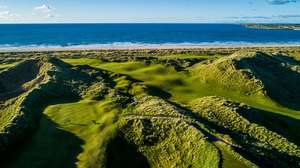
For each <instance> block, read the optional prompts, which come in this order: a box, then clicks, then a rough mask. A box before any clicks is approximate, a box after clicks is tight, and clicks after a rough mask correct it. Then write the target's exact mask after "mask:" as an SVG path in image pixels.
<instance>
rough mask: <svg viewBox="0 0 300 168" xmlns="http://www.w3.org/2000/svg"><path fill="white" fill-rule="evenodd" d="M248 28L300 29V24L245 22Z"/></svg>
mask: <svg viewBox="0 0 300 168" xmlns="http://www.w3.org/2000/svg"><path fill="white" fill-rule="evenodd" d="M244 26H245V27H247V28H253V29H267V30H300V24H244Z"/></svg>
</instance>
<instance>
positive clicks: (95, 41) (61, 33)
mask: <svg viewBox="0 0 300 168" xmlns="http://www.w3.org/2000/svg"><path fill="white" fill-rule="evenodd" d="M261 44H266V45H273V44H279V45H280V44H283V45H293V44H297V45H299V44H300V31H299V30H259V29H251V28H246V27H244V26H242V25H239V24H1V25H0V50H6V49H24V48H25V49H26V48H68V47H72V48H76V47H79V48H85V47H86V48H88V47H92V48H96V47H126V46H127V47H130V46H154V45H168V46H172V45H174V46H180V45H184V46H194V45H195V46H202V45H203V46H208V45H209V46H210V45H212V46H219V45H220V46H222V45H225V46H228V45H261Z"/></svg>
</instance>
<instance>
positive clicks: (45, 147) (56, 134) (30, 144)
mask: <svg viewBox="0 0 300 168" xmlns="http://www.w3.org/2000/svg"><path fill="white" fill-rule="evenodd" d="M81 145H83V141H82V140H81V139H79V138H78V137H77V136H75V135H74V134H72V133H70V132H66V131H64V130H62V129H59V128H58V127H57V125H56V124H55V123H54V122H53V121H51V120H50V119H49V118H47V116H45V115H43V116H42V118H41V120H40V125H39V128H38V129H37V131H36V132H35V134H34V135H33V136H32V137H31V138H30V139H28V140H27V141H26V142H25V143H24V144H20V145H18V146H15V149H14V151H13V150H11V155H10V157H9V158H8V161H7V164H6V166H5V167H10V168H19V167H22V168H53V167H64V168H73V167H76V162H77V156H78V154H79V153H81V152H82V148H81ZM4 163H5V162H4Z"/></svg>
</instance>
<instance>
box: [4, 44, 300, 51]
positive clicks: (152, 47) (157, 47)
mask: <svg viewBox="0 0 300 168" xmlns="http://www.w3.org/2000/svg"><path fill="white" fill-rule="evenodd" d="M297 47H300V44H233V45H230V44H224V45H221V44H216V45H176V44H175V45H164V44H162V45H132V46H129V45H128V46H126V45H124V46H111V45H109V46H96V45H95V46H93V45H91V46H88V45H87V46H70V47H59V46H53V47H47V46H42V47H37V46H34V47H8V48H7V49H6V48H5V49H3V48H2V49H1V48H0V52H1V53H5V52H48V51H49V52H55V51H58V52H59V51H107V50H173V49H174V50H176V49H183V50H184V49H186V50H188V49H227V48H228V49H244V48H297Z"/></svg>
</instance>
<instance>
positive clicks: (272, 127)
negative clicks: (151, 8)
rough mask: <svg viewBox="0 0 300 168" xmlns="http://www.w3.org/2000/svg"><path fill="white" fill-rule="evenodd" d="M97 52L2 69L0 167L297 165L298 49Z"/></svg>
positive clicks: (233, 167) (299, 141) (234, 167)
mask: <svg viewBox="0 0 300 168" xmlns="http://www.w3.org/2000/svg"><path fill="white" fill-rule="evenodd" d="M226 53H227V52H226ZM65 54H66V53H65ZM81 54H82V55H85V53H81ZM94 54H97V52H95V53H93V54H92V53H90V54H89V56H87V58H82V57H81V56H80V55H79V56H76V57H75V56H74V57H67V56H65V55H64V56H61V57H63V58H64V59H62V60H63V61H64V62H63V61H61V60H59V59H56V58H42V59H40V58H38V59H34V60H31V61H30V60H29V61H27V62H26V61H25V62H23V63H21V64H16V65H12V67H15V68H9V69H7V70H5V71H3V72H0V86H4V87H2V88H1V89H2V90H1V89H0V121H1V124H0V126H1V127H0V155H2V156H3V157H1V158H6V159H4V160H3V161H2V162H3V165H4V166H5V167H15V168H18V167H28V168H29V167H30V168H35V167H36V168H39V167H49V168H50V167H82V168H85V167H116V168H117V167H136V168H139V167H209V168H211V167H224V168H239V167H276V166H280V167H290V166H292V167H300V164H299V163H300V149H299V145H300V136H299V134H298V128H299V126H300V122H299V119H300V113H299V109H298V106H297V101H298V96H297V95H292V94H291V93H292V91H294V92H296V93H298V92H299V90H298V89H299V87H298V86H297V83H298V80H300V78H299V72H300V71H299V67H300V64H299V62H298V61H297V60H298V59H299V58H298V56H299V55H298V54H297V53H290V54H294V55H293V56H291V55H283V54H273V55H271V54H265V53H260V52H238V53H236V54H233V55H231V56H224V55H222V54H220V53H215V54H199V53H198V54H191V53H189V54H186V53H185V54H182V53H181V54H180V53H178V54H170V53H169V51H168V52H166V54H163V55H160V56H158V55H155V54H152V53H151V52H150V51H149V53H148V54H149V55H148V56H134V55H131V54H133V53H127V54H126V56H124V57H123V56H121V57H114V56H108V58H107V59H106V58H104V57H99V58H98V57H95V56H94ZM137 54H140V53H137ZM57 55H59V53H57ZM112 55H113V54H112ZM128 55H129V56H128ZM9 60H10V59H9ZM12 64H14V63H12ZM32 65H33V66H32ZM4 66H5V65H4ZM29 67H32V69H31V70H32V71H31V70H30V68H29ZM26 68H27V69H26ZM28 68H29V69H28ZM29 70H30V71H29ZM20 71H24V72H30V73H28V74H25V75H18V74H19V73H18V72H20ZM31 72H32V73H31ZM282 79H284V80H285V81H283V80H282ZM7 81H15V82H14V85H8V84H7ZM287 81H288V82H287ZM272 82H274V84H273V85H270V83H272ZM289 82H290V83H289ZM293 82H294V83H293ZM299 94H300V93H299ZM14 109H18V110H14ZM34 123H36V124H34ZM20 128H22V129H20ZM6 139H8V140H9V141H7V140H6ZM7 142H8V143H7ZM16 144H18V145H16ZM11 151H16V152H15V153H14V152H11ZM5 153H7V155H6V156H5V157H4V154H5Z"/></svg>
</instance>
